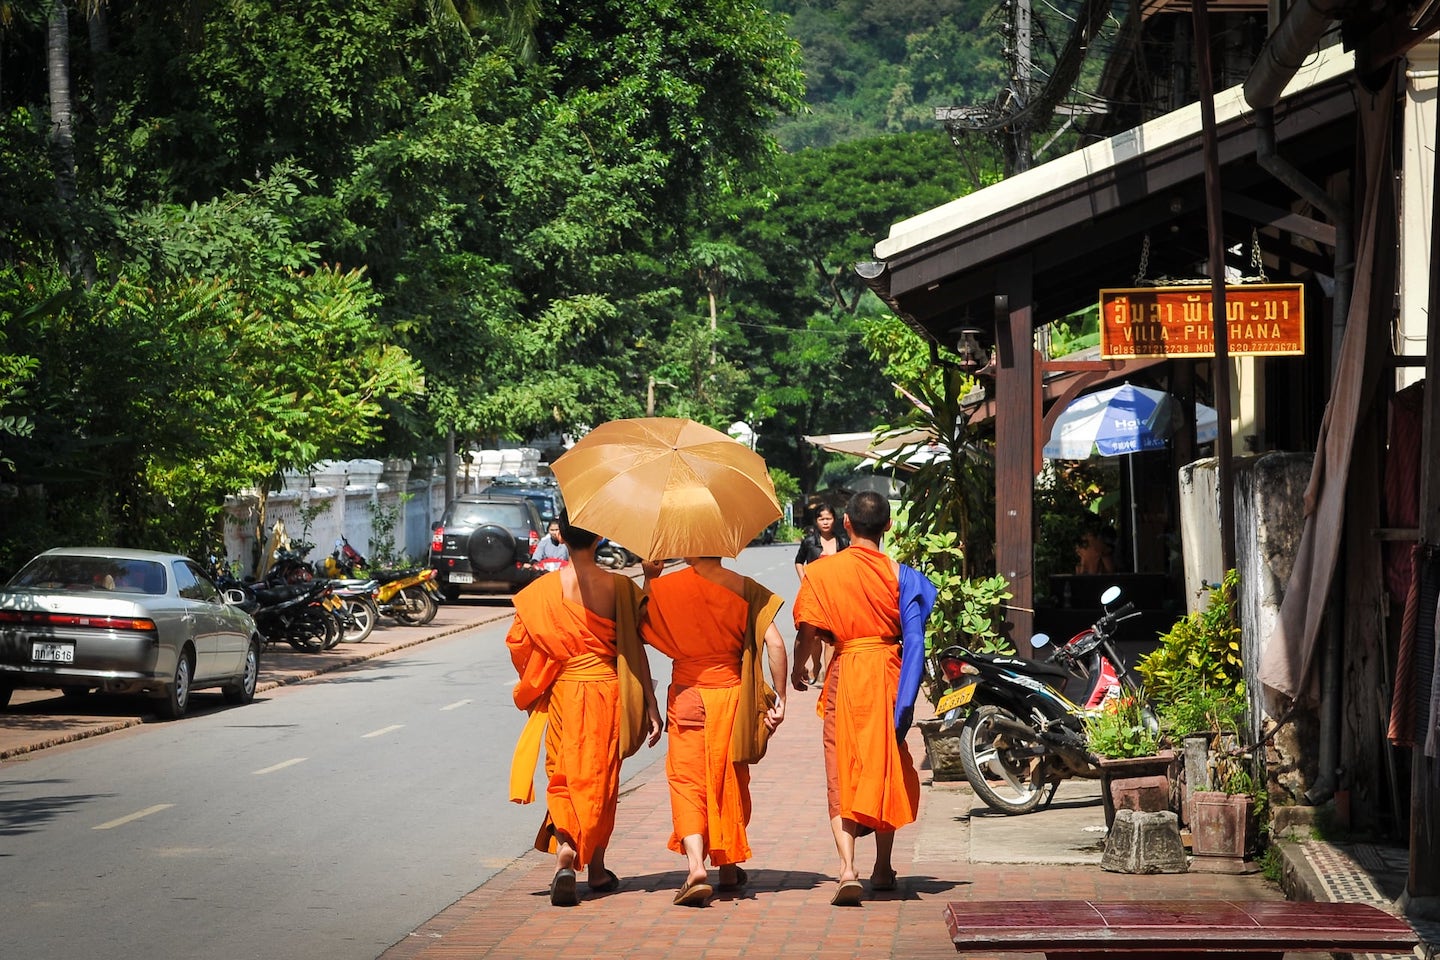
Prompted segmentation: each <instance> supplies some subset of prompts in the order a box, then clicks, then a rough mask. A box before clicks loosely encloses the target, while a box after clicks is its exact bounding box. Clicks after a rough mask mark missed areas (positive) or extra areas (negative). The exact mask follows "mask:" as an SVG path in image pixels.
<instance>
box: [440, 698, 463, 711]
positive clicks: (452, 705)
mask: <svg viewBox="0 0 1440 960" xmlns="http://www.w3.org/2000/svg"><path fill="white" fill-rule="evenodd" d="M469 702H470V698H469V697H466V698H465V699H464V700H456V701H455V702H454V703H449V704H446V705H445V706H443V707H441V708H440V710H441V711H442V712H443V711H445V710H454V709H455V708H456V707H463V706H465V704H467V703H469Z"/></svg>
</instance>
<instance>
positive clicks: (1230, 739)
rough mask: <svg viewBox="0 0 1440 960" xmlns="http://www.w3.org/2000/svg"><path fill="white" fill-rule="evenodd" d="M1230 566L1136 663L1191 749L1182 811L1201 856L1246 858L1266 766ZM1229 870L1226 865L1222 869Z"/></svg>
mask: <svg viewBox="0 0 1440 960" xmlns="http://www.w3.org/2000/svg"><path fill="white" fill-rule="evenodd" d="M1238 587H1239V577H1238V575H1237V574H1236V572H1235V571H1234V570H1231V571H1229V572H1228V573H1227V574H1226V575H1225V577H1224V578H1223V579H1222V580H1221V582H1220V583H1219V584H1218V585H1217V586H1216V588H1214V589H1213V590H1212V591H1211V593H1210V597H1209V601H1208V603H1207V604H1206V607H1205V609H1204V610H1201V611H1197V612H1195V613H1191V614H1189V615H1187V616H1185V617H1184V618H1182V619H1181V620H1179V621H1178V622H1177V623H1176V624H1175V625H1174V626H1173V627H1172V628H1171V629H1170V630H1169V631H1168V632H1167V633H1165V634H1163V635H1162V636H1161V637H1160V643H1159V646H1157V647H1156V649H1155V650H1154V651H1153V652H1152V653H1150V654H1147V655H1146V656H1145V657H1142V658H1141V659H1140V661H1139V663H1138V664H1137V665H1136V671H1137V672H1138V673H1139V674H1140V675H1141V677H1143V678H1144V681H1145V688H1146V690H1147V691H1149V692H1150V693H1151V695H1152V697H1153V698H1154V702H1155V703H1156V705H1157V711H1158V713H1159V717H1160V723H1161V727H1162V729H1163V730H1164V731H1165V733H1166V735H1168V736H1169V737H1171V738H1172V739H1173V740H1174V741H1175V742H1183V743H1184V744H1185V750H1186V763H1185V767H1184V770H1185V775H1184V782H1183V786H1182V790H1181V797H1182V799H1181V812H1182V814H1183V815H1184V817H1185V820H1186V822H1187V824H1188V825H1189V827H1190V833H1191V844H1192V850H1193V852H1194V853H1195V855H1196V856H1197V857H1200V858H1207V857H1219V858H1229V859H1231V860H1234V861H1243V860H1244V858H1245V857H1246V856H1247V855H1248V854H1249V853H1250V852H1252V851H1253V850H1254V847H1255V843H1256V838H1257V835H1258V831H1257V829H1256V823H1257V820H1258V817H1259V814H1260V813H1261V812H1262V811H1263V809H1264V807H1265V802H1264V801H1265V799H1266V793H1265V789H1264V771H1263V770H1262V769H1260V768H1259V767H1257V766H1256V760H1255V756H1254V753H1253V751H1252V750H1251V748H1250V740H1251V738H1250V730H1251V714H1250V703H1249V698H1248V695H1247V691H1246V688H1245V665H1244V662H1243V660H1242V658H1241V655H1240V651H1241V643H1240V627H1239V624H1238V620H1237V617H1236V614H1235V594H1236V591H1237V589H1238ZM1222 869H1223V868H1222Z"/></svg>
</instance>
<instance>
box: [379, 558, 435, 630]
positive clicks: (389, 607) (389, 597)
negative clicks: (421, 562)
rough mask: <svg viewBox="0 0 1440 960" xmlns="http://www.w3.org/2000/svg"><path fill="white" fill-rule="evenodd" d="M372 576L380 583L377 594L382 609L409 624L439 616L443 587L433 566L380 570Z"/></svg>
mask: <svg viewBox="0 0 1440 960" xmlns="http://www.w3.org/2000/svg"><path fill="white" fill-rule="evenodd" d="M371 576H372V577H373V578H374V579H375V581H376V582H377V583H378V584H379V586H377V587H376V588H375V593H374V594H373V596H374V598H375V603H376V606H377V608H378V609H379V611H380V612H381V613H383V614H385V615H386V616H387V617H393V618H394V619H395V620H396V621H398V622H399V623H403V624H407V625H409V626H423V625H424V624H427V623H429V622H430V621H431V620H434V619H435V614H436V613H437V612H439V609H440V587H439V586H438V585H437V584H436V583H435V571H434V570H433V569H431V568H430V567H415V568H412V569H409V570H376V571H374V572H373V573H372V574H371Z"/></svg>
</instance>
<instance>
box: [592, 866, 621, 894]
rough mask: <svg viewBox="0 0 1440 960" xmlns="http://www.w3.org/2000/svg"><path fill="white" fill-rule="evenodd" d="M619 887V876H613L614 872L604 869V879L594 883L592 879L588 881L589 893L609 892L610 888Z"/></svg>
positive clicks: (616, 888) (615, 888) (617, 888)
mask: <svg viewBox="0 0 1440 960" xmlns="http://www.w3.org/2000/svg"><path fill="white" fill-rule="evenodd" d="M619 889H620V878H619V877H617V876H615V873H614V872H613V871H611V870H606V871H605V879H604V880H603V881H601V882H600V883H595V882H594V881H593V880H592V881H591V882H590V892H591V893H609V892H611V891H612V890H619Z"/></svg>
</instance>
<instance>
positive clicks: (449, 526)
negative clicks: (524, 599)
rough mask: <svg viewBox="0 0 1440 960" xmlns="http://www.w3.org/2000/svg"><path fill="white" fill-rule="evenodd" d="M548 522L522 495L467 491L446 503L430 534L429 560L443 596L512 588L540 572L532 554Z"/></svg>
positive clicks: (532, 578)
mask: <svg viewBox="0 0 1440 960" xmlns="http://www.w3.org/2000/svg"><path fill="white" fill-rule="evenodd" d="M544 532H545V525H544V523H543V521H541V519H540V511H539V510H537V509H536V508H535V504H534V503H532V502H531V501H529V500H527V499H526V498H524V497H521V496H514V495H510V494H499V493H467V494H464V495H463V496H459V497H456V498H455V499H454V500H453V501H451V503H450V505H449V506H448V507H446V508H445V516H444V517H442V518H441V519H440V522H439V523H438V524H436V525H435V529H434V533H433V535H432V536H431V538H430V566H431V567H433V568H434V569H435V579H436V581H437V582H438V583H439V584H440V592H441V593H443V594H444V595H445V599H447V600H454V599H455V598H457V597H459V596H460V594H461V593H462V592H465V593H514V592H515V591H516V590H519V589H520V588H521V587H523V586H525V585H526V584H527V583H529V582H530V581H531V580H534V579H535V578H536V577H538V576H539V575H540V571H538V570H536V569H535V568H534V567H532V566H531V565H530V555H531V554H533V553H534V552H535V547H536V546H537V545H538V544H539V543H540V538H541V536H543V535H544Z"/></svg>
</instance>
